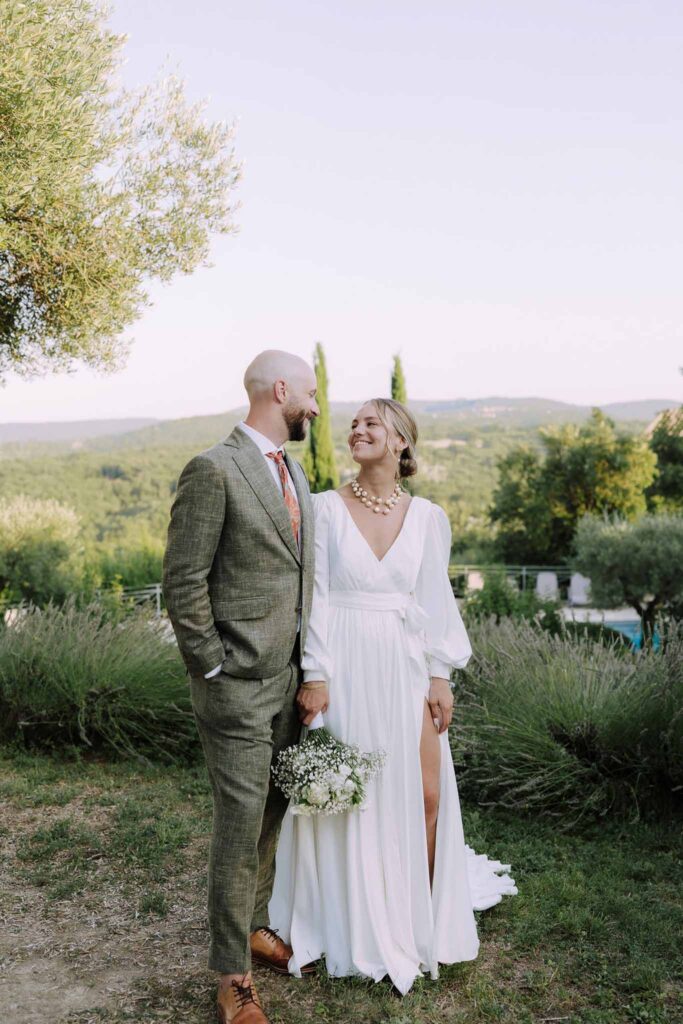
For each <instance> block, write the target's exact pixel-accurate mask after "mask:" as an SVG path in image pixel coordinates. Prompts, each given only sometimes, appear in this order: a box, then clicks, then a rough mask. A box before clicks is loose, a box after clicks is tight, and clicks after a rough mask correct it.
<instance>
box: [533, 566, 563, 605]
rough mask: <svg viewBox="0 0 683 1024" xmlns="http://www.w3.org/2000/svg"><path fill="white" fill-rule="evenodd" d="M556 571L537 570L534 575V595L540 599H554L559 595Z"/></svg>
mask: <svg viewBox="0 0 683 1024" xmlns="http://www.w3.org/2000/svg"><path fill="white" fill-rule="evenodd" d="M559 593H560V591H559V587H558V585H557V573H555V572H539V574H538V576H537V577H536V597H540V598H541V599H542V600H555V599H556V598H557V597H558V596H559Z"/></svg>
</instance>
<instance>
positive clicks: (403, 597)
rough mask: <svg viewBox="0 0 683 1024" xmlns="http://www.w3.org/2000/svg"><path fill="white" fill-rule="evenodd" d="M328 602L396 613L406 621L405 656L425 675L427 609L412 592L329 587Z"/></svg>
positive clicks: (347, 606)
mask: <svg viewBox="0 0 683 1024" xmlns="http://www.w3.org/2000/svg"><path fill="white" fill-rule="evenodd" d="M329 603H330V607H332V608H354V609H358V610H359V611H373V612H398V614H399V615H400V617H401V619H402V620H403V622H404V623H405V635H406V644H407V647H408V657H409V658H410V660H411V662H413V664H414V666H415V668H416V669H417V670H418V671H419V673H420V675H421V676H425V674H426V671H427V665H426V661H425V645H426V642H427V637H426V633H425V629H426V627H427V623H428V622H429V616H428V615H427V612H426V611H425V610H424V608H422V606H421V605H419V604H418V603H417V600H416V598H415V594H414V593H413V592H411V593H409V594H405V593H402V592H401V591H392V592H388V591H387V592H384V593H382V592H380V591H373V590H330V592H329Z"/></svg>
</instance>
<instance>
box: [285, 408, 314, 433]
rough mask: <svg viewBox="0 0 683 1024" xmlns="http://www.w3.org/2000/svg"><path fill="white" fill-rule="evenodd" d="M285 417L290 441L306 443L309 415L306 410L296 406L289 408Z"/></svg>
mask: <svg viewBox="0 0 683 1024" xmlns="http://www.w3.org/2000/svg"><path fill="white" fill-rule="evenodd" d="M283 417H284V421H285V423H286V424H287V431H288V440H290V441H305V440H306V431H307V429H308V413H307V412H306V410H305V409H301V408H298V407H296V406H288V407H287V408H286V409H285V410H284V413H283Z"/></svg>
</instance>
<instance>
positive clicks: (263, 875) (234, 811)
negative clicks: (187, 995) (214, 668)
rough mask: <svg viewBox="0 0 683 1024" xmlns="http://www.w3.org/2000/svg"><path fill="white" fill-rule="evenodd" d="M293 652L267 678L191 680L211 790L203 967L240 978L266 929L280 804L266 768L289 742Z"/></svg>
mask: <svg viewBox="0 0 683 1024" xmlns="http://www.w3.org/2000/svg"><path fill="white" fill-rule="evenodd" d="M298 648H299V645H298V643H297V644H296V645H295V648H294V651H293V652H292V658H291V660H290V662H289V664H288V666H287V667H286V668H285V669H284V670H283V671H282V672H280V673H279V674H278V675H276V676H271V677H270V678H267V679H242V678H238V677H236V676H229V675H227V674H226V673H225V672H220V673H219V674H218V675H217V676H214V677H213V678H212V679H204V678H202V677H195V676H193V677H192V679H191V689H192V705H193V708H194V714H195V718H196V721H197V727H198V729H199V735H200V738H201V742H202V747H203V748H204V755H205V757H206V764H207V768H208V772H209V779H210V781H211V788H212V791H213V836H212V841H211V853H210V857H209V896H208V909H209V928H210V932H211V944H210V949H209V967H211V968H213V969H214V970H216V971H219V972H220V973H221V974H243V973H245V972H246V971H248V970H249V969H250V967H251V955H250V950H249V935H250V933H251V932H252V931H255V930H256V929H257V928H261V927H263V926H267V925H268V923H269V921H268V902H269V900H270V896H271V893H272V888H273V879H274V876H275V851H276V848H277V841H278V836H279V832H280V825H281V823H282V818H283V816H284V813H285V811H286V809H287V799H286V797H285V796H284V795H283V794H282V792H281V790H279V789H278V788H277V787H276V786H275V785H274V784H273V781H272V778H271V774H270V769H271V765H272V764H273V762H274V760H275V759H276V758H277V755H278V754H279V752H280V751H281V750H283V749H284V748H285V747H288V746H291V745H292V744H293V743H296V742H297V740H298V737H299V733H300V728H301V726H300V722H299V716H298V712H297V708H296V705H295V696H296V691H297V688H298V686H299V683H300V682H301V679H300V673H301V670H300V667H299V649H298Z"/></svg>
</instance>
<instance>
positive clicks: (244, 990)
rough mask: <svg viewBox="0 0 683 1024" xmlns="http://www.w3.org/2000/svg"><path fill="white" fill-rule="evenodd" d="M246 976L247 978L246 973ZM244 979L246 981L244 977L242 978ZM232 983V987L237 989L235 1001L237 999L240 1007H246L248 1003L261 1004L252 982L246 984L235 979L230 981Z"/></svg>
mask: <svg viewBox="0 0 683 1024" xmlns="http://www.w3.org/2000/svg"><path fill="white" fill-rule="evenodd" d="M244 977H245V978H246V975H245V976H244ZM242 981H244V978H242ZM230 984H231V985H232V987H233V988H234V990H235V1001H236V1003H237V1005H238V1007H239V1008H240V1010H242V1009H244V1007H245V1006H246V1005H247V1003H253V1004H254V1005H255V1006H258V1005H259V1004H258V998H257V996H256V992H255V990H254V988H253V986H252V984H251V982H249V983H248V984H246V985H244V984H241V983H240V982H239V981H235V980H234V979H233V980H232V981H231V982H230Z"/></svg>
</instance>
